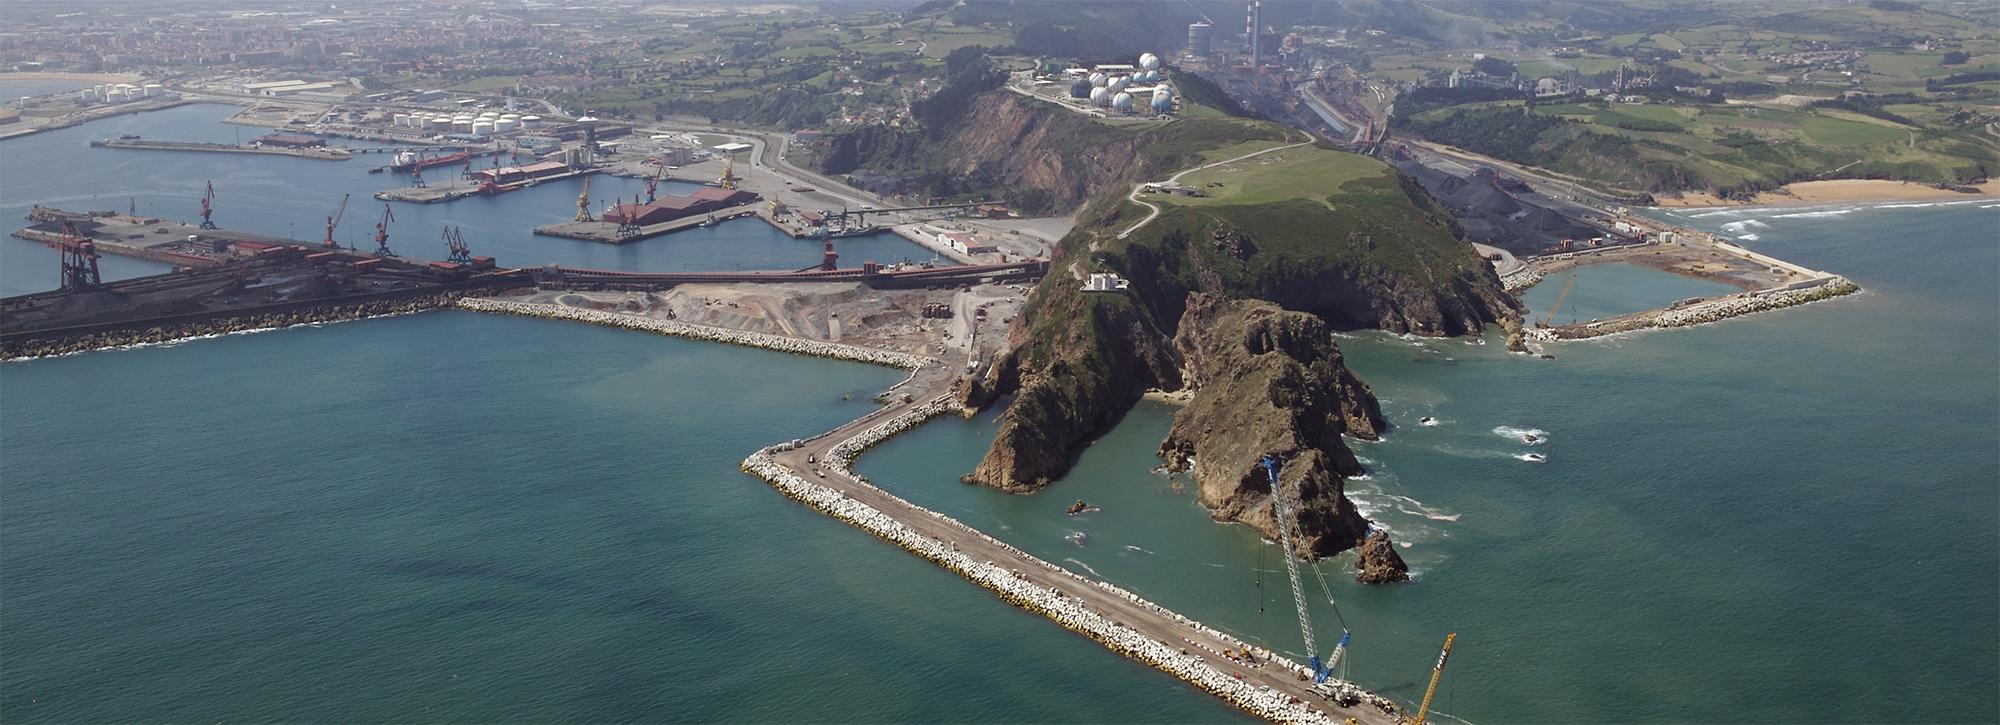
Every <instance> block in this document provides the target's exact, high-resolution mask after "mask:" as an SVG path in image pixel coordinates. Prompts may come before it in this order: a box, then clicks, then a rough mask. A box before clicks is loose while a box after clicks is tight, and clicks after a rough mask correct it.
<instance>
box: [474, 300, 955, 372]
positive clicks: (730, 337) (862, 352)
mask: <svg viewBox="0 0 2000 725" xmlns="http://www.w3.org/2000/svg"><path fill="white" fill-rule="evenodd" d="M458 307H459V309H463V310H471V311H474V312H492V313H498V314H506V315H520V316H523V317H539V318H543V319H550V320H571V321H575V322H587V323H590V324H593V325H603V326H606V327H622V328H625V329H628V330H639V331H642V332H651V333H656V334H660V335H667V336H670V337H686V338H693V339H696V340H707V341H709V342H721V343H727V344H730V345H742V346H744V347H756V348H763V349H766V350H777V351H779V352H789V353H794V354H798V355H811V356H813V357H826V358H834V359H838V360H852V361H855V362H864V363H871V364H875V365H886V366H889V367H893V368H902V369H904V370H915V369H917V368H920V367H923V366H925V365H928V364H930V363H932V362H936V361H935V360H932V359H931V358H927V357H923V356H921V355H911V354H908V353H900V352H890V351H888V350H875V349H872V348H865V347H857V346H854V345H843V344H840V343H837V342H819V341H817V340H801V339H798V338H795V337H784V336H782V335H771V334H766V333H762V332H745V331H742V330H731V329H728V328H725V327H710V326H708V325H695V324H689V323H686V322H676V321H674V320H662V319H657V318H652V317H640V316H638V315H629V314H623V313H618V312H604V311H602V310H587V309H582V308H577V307H564V306H562V305H552V304H545V303H539V302H510V301H506V300H495V299H488V298H483V297H466V298H463V299H460V300H458Z"/></svg>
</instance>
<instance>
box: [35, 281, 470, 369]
mask: <svg viewBox="0 0 2000 725" xmlns="http://www.w3.org/2000/svg"><path fill="white" fill-rule="evenodd" d="M462 294H464V293H463V292H457V291H451V292H437V293H433V294H429V295H423V296H418V297H404V298H400V299H391V300H374V301H369V302H359V303H353V304H330V305H318V306H311V307H302V308H295V309H289V310H284V311H275V312H267V313H260V314H248V315H240V316H231V317H221V318H219V319H208V320H200V321H190V322H182V323H178V324H167V325H158V326H153V327H146V328H136V329H115V330H106V331H102V332H94V333H89V334H82V335H74V336H65V337H56V338H50V339H34V340H23V341H19V342H13V341H10V342H8V343H7V344H5V345H0V360H14V359H25V358H37V357H49V356H54V355H68V354H72V353H79V352H89V351H91V350H104V349H110V348H120V347H129V346H132V345H145V344H157V343H163V342H173V341H175V340H186V339H191V338H197V337H213V336H218V335H227V334H231V333H238V332H248V331H251V330H275V329H280V328H285V327H295V326H298V325H311V324H317V323H325V322H339V321H343V320H358V319H363V318H368V317H387V316H390V315H401V314H408V313H411V312H422V311H425V310H431V309H436V308H439V307H445V306H448V305H450V304H451V303H452V301H453V300H455V299H457V298H458V297H459V296H460V295H462Z"/></svg>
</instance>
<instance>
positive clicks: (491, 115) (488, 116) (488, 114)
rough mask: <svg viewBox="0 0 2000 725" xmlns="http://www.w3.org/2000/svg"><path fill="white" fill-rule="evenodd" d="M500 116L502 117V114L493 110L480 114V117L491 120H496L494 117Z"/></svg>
mask: <svg viewBox="0 0 2000 725" xmlns="http://www.w3.org/2000/svg"><path fill="white" fill-rule="evenodd" d="M499 117H500V114H498V113H494V112H492V111H487V112H485V113H482V114H479V118H480V119H481V120H486V121H491V120H494V119H497V118H499Z"/></svg>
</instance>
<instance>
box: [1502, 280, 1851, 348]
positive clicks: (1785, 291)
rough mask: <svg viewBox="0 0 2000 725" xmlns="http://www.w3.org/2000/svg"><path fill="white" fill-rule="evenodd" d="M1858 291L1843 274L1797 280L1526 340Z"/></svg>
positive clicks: (1700, 320)
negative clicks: (1764, 288) (1796, 281)
mask: <svg viewBox="0 0 2000 725" xmlns="http://www.w3.org/2000/svg"><path fill="white" fill-rule="evenodd" d="M1860 290H1861V287H1860V285H1856V284H1855V283H1853V282H1851V281H1849V280H1848V279H1847V278H1846V277H1840V276H1832V277H1823V278H1820V279H1817V280H1810V281H1806V282H1800V283H1796V284H1792V285H1787V286H1784V287H1778V288H1774V289H1767V290H1758V291H1755V292H1744V293H1741V294H1734V295H1730V296H1728V297H1718V298H1714V299H1708V300H1701V301H1697V302H1692V303H1687V304H1678V303H1677V304H1676V305H1675V306H1672V307H1668V308H1666V309H1661V310H1651V311H1647V312H1638V313H1634V314H1630V315H1623V316H1620V317H1613V318H1611V319H1608V320H1598V321H1593V322H1584V323H1579V324H1574V325H1563V326H1561V327H1545V328H1534V329H1530V330H1527V331H1526V337H1527V338H1528V339H1529V340H1535V341H1538V342H1548V341H1553V340H1582V339H1588V338H1592V337H1603V336H1605V335H1615V334H1618V333H1622V332H1636V331H1639V330H1649V329H1659V328H1669V327H1692V326H1695V325H1704V324H1708V323H1711V322H1720V321H1722V320H1726V319H1729V318H1731V317H1738V316H1741V315H1749V314H1755V313H1758V312H1769V311H1771V310H1780V309H1784V308H1786V307H1796V306H1798V305H1803V304H1808V303H1812V302H1818V301H1820V300H1824V299H1831V298H1834V297H1839V296H1841V295H1847V294H1853V293H1855V292H1859V291H1860Z"/></svg>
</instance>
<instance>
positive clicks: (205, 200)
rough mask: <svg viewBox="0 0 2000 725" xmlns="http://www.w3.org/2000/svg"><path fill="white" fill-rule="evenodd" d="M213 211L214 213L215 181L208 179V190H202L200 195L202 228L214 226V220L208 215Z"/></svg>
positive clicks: (212, 227)
mask: <svg viewBox="0 0 2000 725" xmlns="http://www.w3.org/2000/svg"><path fill="white" fill-rule="evenodd" d="M214 213H215V182H213V181H210V182H208V191H206V192H203V193H202V195H201V228H203V229H214V228H216V226H215V222H214V221H212V220H210V219H209V215H211V214H214Z"/></svg>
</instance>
